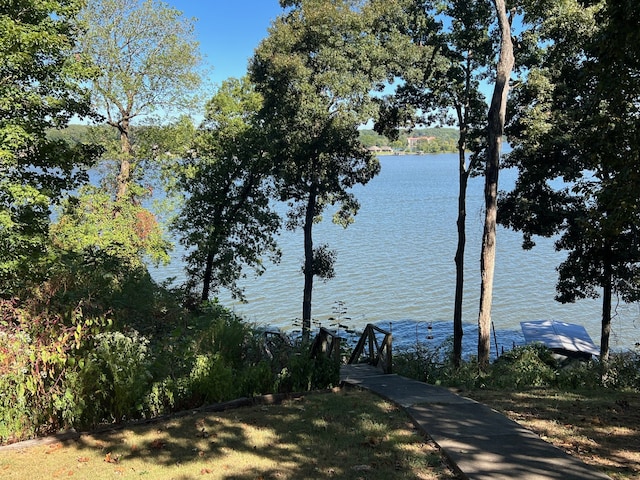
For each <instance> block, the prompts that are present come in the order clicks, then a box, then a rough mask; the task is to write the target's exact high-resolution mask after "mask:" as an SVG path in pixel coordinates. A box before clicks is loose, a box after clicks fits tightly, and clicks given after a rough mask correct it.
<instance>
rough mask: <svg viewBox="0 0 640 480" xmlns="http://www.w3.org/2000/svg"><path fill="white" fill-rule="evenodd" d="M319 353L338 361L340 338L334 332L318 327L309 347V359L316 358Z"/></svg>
mask: <svg viewBox="0 0 640 480" xmlns="http://www.w3.org/2000/svg"><path fill="white" fill-rule="evenodd" d="M320 353H323V354H325V355H326V356H328V357H329V358H334V359H335V360H336V361H338V362H339V361H340V337H339V336H338V334H337V333H336V332H333V331H331V330H328V329H326V328H324V327H320V331H319V332H318V335H316V338H315V339H314V341H313V345H312V346H311V358H316V357H317V356H318V355H319V354H320Z"/></svg>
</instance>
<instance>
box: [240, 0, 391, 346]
mask: <svg viewBox="0 0 640 480" xmlns="http://www.w3.org/2000/svg"><path fill="white" fill-rule="evenodd" d="M374 17H375V12H374V11H373V10H370V9H369V5H368V4H363V3H362V2H359V1H355V0H341V1H330V0H304V1H300V2H295V3H292V4H291V9H289V10H287V11H286V12H285V13H284V14H282V15H281V16H280V17H279V18H278V19H277V20H276V21H275V22H274V24H273V26H272V28H271V30H270V34H269V36H268V37H267V38H266V39H265V40H263V41H262V43H261V44H260V46H259V47H258V48H257V49H256V52H255V55H254V57H253V59H252V61H251V64H250V76H251V80H252V81H253V82H254V83H255V85H256V90H257V91H258V92H259V93H260V94H261V95H262V97H263V102H262V107H261V109H260V114H259V118H260V122H261V126H262V128H263V130H264V133H265V136H266V138H267V139H268V141H269V142H268V144H267V147H268V148H267V152H266V153H267V155H268V156H269V158H270V159H271V161H272V162H273V163H274V167H275V169H274V170H275V172H276V187H277V189H278V194H279V197H280V199H281V200H285V201H287V202H289V204H290V207H291V208H290V209H289V212H288V222H287V226H288V227H289V228H292V229H295V228H299V227H302V229H303V231H304V248H305V250H304V251H305V260H304V272H305V288H304V294H303V308H302V310H303V315H302V320H303V334H304V335H305V336H308V334H309V331H310V322H311V297H312V289H313V278H314V269H313V261H314V260H313V255H314V250H313V238H312V237H313V235H312V230H313V223H314V222H315V221H317V220H318V219H319V218H320V216H321V214H322V212H323V210H324V209H325V207H327V206H328V205H337V206H338V210H339V212H338V214H337V215H336V216H335V217H334V218H335V219H336V220H338V223H339V224H340V225H342V226H346V225H348V224H349V223H351V221H352V217H353V216H354V215H355V214H356V213H357V211H358V207H359V204H358V202H357V200H356V199H355V197H354V195H353V193H352V192H351V191H350V190H351V187H353V186H355V185H358V184H361V185H364V184H366V183H368V182H369V180H371V179H372V178H373V177H374V176H375V175H377V173H378V172H379V170H380V165H379V163H378V161H377V160H376V159H375V158H374V157H373V156H372V154H371V153H370V152H368V151H367V150H366V149H365V148H363V146H362V144H361V142H360V138H359V134H358V127H359V126H360V125H362V124H365V123H367V121H369V120H370V119H371V118H372V117H373V116H375V114H376V111H377V108H376V104H375V102H373V101H372V99H371V97H370V92H371V90H372V89H373V88H375V87H377V86H380V85H381V84H382V83H383V82H384V81H385V80H386V78H387V70H386V67H385V65H384V63H383V62H380V61H379V60H380V55H381V54H382V52H381V46H380V44H379V42H378V40H377V38H376V36H375V35H371V32H372V24H373V21H374Z"/></svg>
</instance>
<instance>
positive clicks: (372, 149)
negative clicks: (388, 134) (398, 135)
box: [367, 145, 393, 153]
mask: <svg viewBox="0 0 640 480" xmlns="http://www.w3.org/2000/svg"><path fill="white" fill-rule="evenodd" d="M367 150H369V151H370V152H373V153H393V148H391V147H390V146H388V145H383V146H382V147H379V146H377V145H374V146H373V147H369V148H367Z"/></svg>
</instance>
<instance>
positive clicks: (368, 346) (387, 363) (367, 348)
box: [349, 323, 393, 373]
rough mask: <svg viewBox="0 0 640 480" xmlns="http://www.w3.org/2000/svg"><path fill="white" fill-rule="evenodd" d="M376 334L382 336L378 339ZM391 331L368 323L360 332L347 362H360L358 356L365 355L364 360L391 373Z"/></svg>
mask: <svg viewBox="0 0 640 480" xmlns="http://www.w3.org/2000/svg"><path fill="white" fill-rule="evenodd" d="M378 336H382V340H381V341H379V340H378ZM392 340H393V338H392V335H391V332H387V331H386V330H383V329H381V328H380V327H376V326H375V325H373V324H371V323H369V324H368V325H367V326H366V327H365V329H364V332H363V333H362V336H361V337H360V340H358V344H357V345H356V348H355V349H354V351H353V353H352V354H351V358H350V359H349V363H361V362H360V357H362V356H363V355H364V356H366V360H365V362H366V363H368V364H370V365H373V366H376V367H380V368H382V371H383V372H384V373H391V365H392V358H391V346H392Z"/></svg>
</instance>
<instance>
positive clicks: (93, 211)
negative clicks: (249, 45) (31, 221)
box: [51, 186, 170, 268]
mask: <svg viewBox="0 0 640 480" xmlns="http://www.w3.org/2000/svg"><path fill="white" fill-rule="evenodd" d="M51 234H52V235H53V239H54V243H55V244H56V245H57V246H58V247H60V248H61V249H63V250H65V251H68V252H75V253H78V254H81V253H83V252H85V251H89V250H90V251H94V252H100V253H101V254H103V255H106V256H110V257H113V258H115V259H119V260H120V261H122V262H123V263H124V264H126V265H129V266H130V267H132V268H139V267H142V266H143V265H144V263H143V261H144V259H145V258H147V259H150V260H152V261H154V262H155V263H160V262H164V263H167V262H168V261H169V255H168V251H169V248H170V244H169V242H168V241H167V240H165V239H164V238H163V232H162V229H161V227H160V225H159V224H158V222H157V220H156V218H155V216H154V215H153V213H151V212H150V211H149V210H147V209H146V208H144V207H142V206H140V205H138V204H133V203H131V202H128V201H120V202H116V201H113V200H112V199H111V195H110V194H108V193H107V192H105V191H103V190H101V189H98V188H96V187H93V186H86V187H84V188H83V189H81V190H80V193H79V195H78V196H77V197H70V198H69V199H67V200H66V201H65V202H64V205H63V210H62V214H61V215H60V218H59V220H58V222H57V223H56V224H54V225H53V226H52V228H51Z"/></svg>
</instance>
